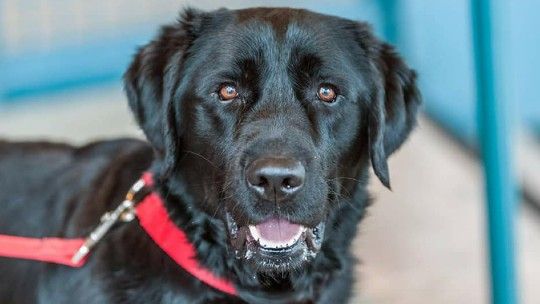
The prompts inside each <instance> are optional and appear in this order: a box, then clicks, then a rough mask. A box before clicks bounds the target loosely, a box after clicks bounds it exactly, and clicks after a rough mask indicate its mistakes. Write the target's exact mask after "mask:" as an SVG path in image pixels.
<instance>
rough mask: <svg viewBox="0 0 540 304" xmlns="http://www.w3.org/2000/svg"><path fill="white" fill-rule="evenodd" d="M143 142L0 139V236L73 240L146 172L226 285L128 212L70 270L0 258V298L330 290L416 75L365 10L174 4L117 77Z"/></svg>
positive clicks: (296, 298)
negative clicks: (180, 261)
mask: <svg viewBox="0 0 540 304" xmlns="http://www.w3.org/2000/svg"><path fill="white" fill-rule="evenodd" d="M125 89H126V92H127V96H128V99H129V105H130V107H131V108H132V110H133V113H134V114H135V117H136V119H137V121H138V123H139V124H140V126H141V128H142V129H143V131H144V132H145V134H146V136H147V138H148V141H149V142H150V145H148V144H147V143H144V142H140V141H136V140H116V141H107V142H98V143H94V144H91V145H88V146H84V147H82V148H74V147H71V146H67V145H60V144H49V143H7V142H3V143H0V185H1V191H0V204H1V205H0V206H1V210H0V234H12V235H19V236H31V237H44V236H59V237H82V236H86V235H87V234H88V233H89V232H90V231H91V230H92V229H93V228H94V227H95V226H96V224H97V223H98V222H99V217H100V216H101V215H102V214H103V213H104V212H106V211H108V210H111V209H114V208H115V206H117V205H118V203H119V202H120V201H122V198H123V196H124V194H125V193H126V191H127V190H128V188H129V187H130V185H131V184H133V183H134V182H135V181H136V180H137V178H138V177H139V176H140V174H141V173H142V172H143V171H144V170H148V168H150V169H149V170H151V171H152V172H153V174H154V176H155V179H156V182H157V185H156V191H158V192H159V193H160V195H161V197H163V198H164V200H165V204H166V207H167V209H168V212H169V215H170V217H171V218H172V219H173V220H174V222H175V224H176V225H178V226H179V227H181V228H182V229H183V230H184V231H185V232H186V233H187V235H188V237H189V239H190V240H191V242H192V243H193V244H195V246H196V249H197V254H198V256H197V257H198V260H199V262H200V263H202V264H203V265H205V267H207V268H208V269H210V270H211V271H212V272H213V273H215V274H216V275H219V276H223V277H225V278H228V279H229V280H231V281H232V282H233V283H234V285H235V286H236V287H237V288H238V290H239V293H240V294H239V296H238V297H234V296H229V295H226V294H224V293H222V292H219V291H217V290H214V289H213V288H211V287H209V286H207V285H205V284H204V283H202V282H200V281H198V280H197V279H195V278H194V277H193V276H191V275H190V274H188V273H186V272H185V271H184V270H182V269H181V268H179V267H178V265H176V264H175V263H174V262H173V261H172V260H171V259H170V258H169V257H168V256H167V255H166V254H165V253H164V252H163V251H161V250H160V248H158V247H157V246H156V244H154V243H153V242H152V240H151V239H150V238H149V237H148V235H147V234H145V233H144V231H142V230H141V228H140V226H139V225H137V224H136V221H133V222H130V223H126V224H122V225H117V226H116V227H115V228H114V229H113V230H111V231H110V232H109V233H108V234H107V235H106V236H105V238H104V239H103V240H102V241H101V242H100V243H99V244H98V245H97V246H96V247H95V248H94V250H93V251H92V252H91V255H90V257H89V260H88V262H87V264H86V265H85V266H84V267H83V268H81V269H73V268H69V267H65V266H59V265H53V264H45V263H39V262H33V261H22V260H13V259H6V258H0V302H1V303H18V304H21V303H36V302H39V303H244V302H250V303H273V302H275V303H343V302H346V300H347V299H348V298H349V296H350V294H351V288H352V281H353V278H352V273H353V267H354V258H353V257H352V256H351V254H350V253H349V247H350V244H351V241H352V239H353V237H354V235H355V233H356V226H357V223H358V222H359V221H360V219H361V218H362V215H363V212H364V209H365V207H366V206H367V205H368V203H369V199H368V195H367V193H366V190H365V187H366V184H367V178H368V168H369V165H370V163H371V165H372V167H373V169H374V172H375V174H376V175H377V176H378V178H379V179H380V180H381V181H382V183H383V184H384V185H386V186H387V187H389V186H390V180H389V173H388V168H387V158H388V156H389V155H390V154H392V153H393V152H394V151H395V150H396V149H397V148H398V147H399V146H400V145H401V144H402V143H403V141H404V140H405V139H406V137H407V135H408V134H409V132H410V131H411V129H412V128H413V126H414V124H415V120H416V119H415V116H416V112H417V108H418V106H419V103H420V96H419V93H418V90H417V88H416V84H415V73H414V72H413V71H412V70H410V69H409V68H408V67H407V66H406V65H405V63H404V62H403V61H402V60H401V58H400V57H399V56H398V55H397V54H396V53H395V51H394V50H393V48H392V47H391V46H389V45H387V44H385V43H382V42H381V41H379V40H378V39H377V38H375V37H374V36H373V34H372V32H371V30H370V28H369V26H367V25H366V24H364V23H358V22H353V21H349V20H346V19H341V18H337V17H330V16H325V15H320V14H315V13H311V12H308V11H305V10H296V9H281V8H279V9H277V8H276V9H270V8H256V9H245V10H237V11H231V10H226V9H221V10H217V11H213V12H209V13H206V12H200V11H196V10H191V9H188V10H186V11H185V12H184V13H183V14H182V16H181V18H180V19H179V21H178V22H176V23H174V24H172V25H169V26H165V27H163V28H162V30H161V32H160V34H159V35H158V36H157V37H156V39H155V40H153V41H152V42H150V43H149V44H148V45H146V46H144V47H143V48H141V49H140V50H139V52H138V53H137V55H136V56H135V58H134V61H133V63H132V64H131V66H130V67H129V70H128V71H127V72H126V74H125Z"/></svg>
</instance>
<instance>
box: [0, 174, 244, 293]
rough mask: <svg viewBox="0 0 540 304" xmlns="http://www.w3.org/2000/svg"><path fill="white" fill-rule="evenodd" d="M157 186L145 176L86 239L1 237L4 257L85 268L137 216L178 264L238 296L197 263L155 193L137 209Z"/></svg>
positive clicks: (0, 252) (229, 285)
mask: <svg viewBox="0 0 540 304" xmlns="http://www.w3.org/2000/svg"><path fill="white" fill-rule="evenodd" d="M152 185H153V180H152V175H151V174H150V173H144V174H143V176H142V178H141V179H140V180H139V181H138V182H137V183H136V184H135V185H134V186H133V187H132V188H131V190H130V192H128V195H127V196H126V200H125V201H124V202H122V204H120V206H118V208H116V210H114V211H111V212H107V213H106V214H105V215H104V216H103V217H102V220H101V223H100V224H99V226H98V227H97V228H96V229H95V230H94V231H92V233H91V234H90V236H89V237H87V238H86V239H82V238H80V239H61V238H43V239H39V238H28V237H18V236H10V235H0V257H8V258H18V259H25V260H34V261H42V262H49V263H56V264H63V265H67V266H71V267H82V266H83V265H84V264H85V262H86V258H87V254H88V253H89V252H90V251H91V249H92V248H93V247H94V246H95V245H96V244H97V243H98V242H99V240H100V239H101V238H102V237H103V236H104V235H105V234H106V233H107V231H108V230H109V229H110V228H111V227H112V226H113V225H114V224H115V223H117V222H118V221H122V220H123V221H130V220H132V219H133V216H136V217H137V218H138V219H139V224H140V225H141V227H142V228H143V230H144V231H146V233H147V234H148V235H149V236H150V238H152V240H153V241H154V242H155V243H156V245H158V247H160V248H161V249H162V250H163V251H164V252H165V253H166V254H167V255H168V256H169V257H171V259H173V260H174V261H175V262H176V264H178V265H179V266H180V267H182V268H183V269H184V270H185V271H187V272H188V273H190V274H191V275H193V276H194V277H196V278H197V279H199V280H200V281H202V282H204V283H206V284H207V285H209V286H211V287H213V288H215V289H217V290H220V291H222V292H224V293H227V294H229V295H234V296H236V295H238V292H237V290H236V288H235V287H234V285H233V284H232V282H230V281H229V280H227V279H225V278H221V277H218V276H216V275H214V274H213V273H212V272H211V271H210V270H209V269H207V268H205V267H203V266H202V265H201V264H200V263H199V261H198V260H197V252H196V249H195V246H193V244H192V243H191V242H190V241H189V239H188V238H187V236H186V234H185V232H184V231H182V230H181V229H180V228H179V227H178V226H176V225H175V224H174V223H173V222H172V221H171V219H170V218H169V215H168V213H167V210H166V209H165V206H164V205H163V201H162V199H161V197H160V196H159V195H158V194H157V193H155V192H151V193H149V194H147V195H146V196H145V197H144V198H142V200H141V201H140V203H139V204H138V205H137V206H134V202H133V197H134V196H135V194H137V193H138V192H139V191H140V190H141V189H142V188H143V187H145V186H146V187H151V186H152Z"/></svg>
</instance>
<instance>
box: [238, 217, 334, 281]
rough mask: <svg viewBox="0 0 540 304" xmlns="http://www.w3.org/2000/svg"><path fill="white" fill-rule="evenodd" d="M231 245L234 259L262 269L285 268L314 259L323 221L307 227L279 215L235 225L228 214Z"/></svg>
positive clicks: (295, 266)
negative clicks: (257, 221)
mask: <svg viewBox="0 0 540 304" xmlns="http://www.w3.org/2000/svg"><path fill="white" fill-rule="evenodd" d="M227 225H228V228H229V234H230V241H231V245H232V247H233V248H234V251H235V255H236V258H237V259H242V260H246V261H248V262H250V264H252V265H254V266H255V267H256V268H257V269H258V270H262V271H272V270H279V271H286V270H291V269H294V268H297V267H300V266H301V265H302V264H303V263H305V262H307V261H310V260H312V259H313V258H315V256H316V255H317V253H318V252H319V250H320V248H321V244H322V240H323V236H324V223H323V222H320V223H319V224H317V225H316V226H315V227H308V226H304V225H301V224H297V223H293V222H291V221H289V220H287V219H284V218H280V217H271V218H268V219H266V220H264V221H262V222H260V223H257V224H252V225H245V226H240V227H239V226H238V225H237V224H236V221H235V220H234V219H233V217H232V216H231V215H230V214H229V213H227Z"/></svg>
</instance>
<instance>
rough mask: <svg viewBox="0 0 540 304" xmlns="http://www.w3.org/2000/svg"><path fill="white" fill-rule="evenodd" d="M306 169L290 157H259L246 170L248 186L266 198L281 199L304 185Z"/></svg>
mask: <svg viewBox="0 0 540 304" xmlns="http://www.w3.org/2000/svg"><path fill="white" fill-rule="evenodd" d="M305 177H306V169H305V168H304V166H303V165H302V163H301V162H299V161H297V160H295V159H292V158H271V157H267V158H259V159H257V160H255V161H253V162H252V163H251V164H250V165H249V166H248V168H247V170H246V179H247V183H248V185H249V187H250V188H251V189H252V190H253V191H255V192H256V193H258V194H259V195H260V196H262V197H263V198H265V199H267V200H276V201H282V200H284V199H286V198H287V197H289V196H291V195H292V194H294V193H296V192H298V190H300V189H301V188H302V186H303V185H304V180H305Z"/></svg>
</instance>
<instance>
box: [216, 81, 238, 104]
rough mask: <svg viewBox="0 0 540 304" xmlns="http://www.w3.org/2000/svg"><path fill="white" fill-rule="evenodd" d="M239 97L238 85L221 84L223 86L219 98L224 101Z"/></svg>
mask: <svg viewBox="0 0 540 304" xmlns="http://www.w3.org/2000/svg"><path fill="white" fill-rule="evenodd" d="M236 97H238V91H237V90H236V87H235V86H234V85H232V84H224V85H221V88H220V89H219V98H220V99H221V100H222V101H230V100H233V99H235V98H236Z"/></svg>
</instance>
